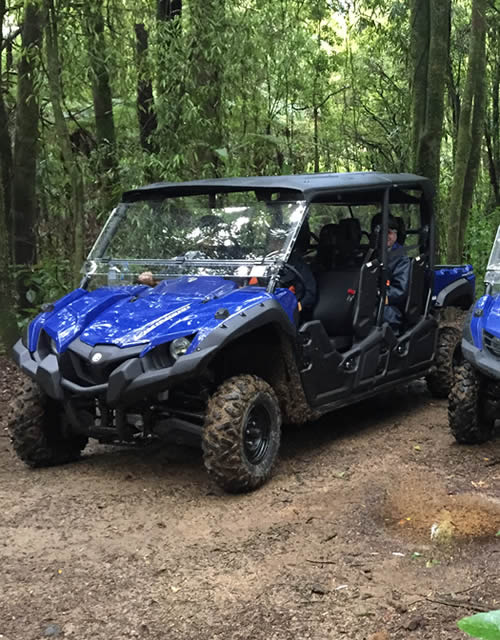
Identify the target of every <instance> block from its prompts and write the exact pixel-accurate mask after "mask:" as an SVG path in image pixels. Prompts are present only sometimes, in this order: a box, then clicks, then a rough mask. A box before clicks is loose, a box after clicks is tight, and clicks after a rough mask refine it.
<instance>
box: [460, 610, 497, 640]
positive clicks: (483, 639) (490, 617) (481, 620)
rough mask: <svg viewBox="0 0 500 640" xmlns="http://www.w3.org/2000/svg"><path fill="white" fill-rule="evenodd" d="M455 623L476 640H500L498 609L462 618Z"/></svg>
mask: <svg viewBox="0 0 500 640" xmlns="http://www.w3.org/2000/svg"><path fill="white" fill-rule="evenodd" d="M457 624H458V626H459V628H460V629H462V631H465V633H467V634H468V635H470V636H472V637H473V638H478V640H500V610H497V611H488V612H486V613H478V614H476V615H475V616H470V617H468V618H462V620H459V622H458V623H457Z"/></svg>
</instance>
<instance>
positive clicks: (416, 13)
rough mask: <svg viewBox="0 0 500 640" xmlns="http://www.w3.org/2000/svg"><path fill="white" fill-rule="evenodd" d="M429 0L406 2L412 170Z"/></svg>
mask: <svg viewBox="0 0 500 640" xmlns="http://www.w3.org/2000/svg"><path fill="white" fill-rule="evenodd" d="M429 1H430V0H411V2H410V60H411V78H412V81H411V98H412V100H411V103H412V110H411V122H412V135H411V139H412V142H411V151H412V159H413V162H412V165H413V169H414V170H415V171H417V167H418V164H419V161H418V149H419V146H420V137H421V135H422V131H423V130H424V128H425V116H426V104H427V99H426V96H427V75H428V68H429V40H430V28H429V21H430V8H429Z"/></svg>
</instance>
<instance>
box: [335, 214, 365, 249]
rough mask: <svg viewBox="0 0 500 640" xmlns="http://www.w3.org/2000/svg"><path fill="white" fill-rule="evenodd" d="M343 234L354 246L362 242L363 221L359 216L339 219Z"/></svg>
mask: <svg viewBox="0 0 500 640" xmlns="http://www.w3.org/2000/svg"><path fill="white" fill-rule="evenodd" d="M339 227H340V232H341V235H342V236H343V237H344V238H345V239H346V240H347V242H349V243H350V244H351V245H352V246H354V247H357V246H359V244H360V242H361V235H362V233H361V223H360V221H359V220H358V219H357V218H344V219H343V220H340V221H339Z"/></svg>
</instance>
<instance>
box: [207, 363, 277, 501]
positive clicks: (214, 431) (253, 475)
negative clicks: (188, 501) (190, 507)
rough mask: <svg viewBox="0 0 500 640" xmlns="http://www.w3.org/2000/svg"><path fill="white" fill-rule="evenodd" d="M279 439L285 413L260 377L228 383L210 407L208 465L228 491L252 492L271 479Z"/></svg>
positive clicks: (248, 377) (240, 377)
mask: <svg viewBox="0 0 500 640" xmlns="http://www.w3.org/2000/svg"><path fill="white" fill-rule="evenodd" d="M280 438H281V413H280V408H279V403H278V399H277V397H276V394H275V393H274V391H273V389H272V387H271V386H270V385H269V384H268V383H267V382H265V381H264V380H262V379H261V378H258V377H257V376H252V375H239V376H235V377H234V378H229V380H226V381H225V382H224V383H223V384H222V385H221V386H220V387H219V388H218V389H217V391H216V392H215V393H214V395H213V396H212V398H211V399H210V401H209V403H208V407H207V414H206V418H205V427H204V430H203V441H202V445H203V458H204V462H205V467H206V468H207V471H208V473H209V474H210V476H211V477H212V478H213V479H214V480H215V482H216V483H217V484H218V485H219V486H221V487H222V488H223V489H225V490H226V491H229V492H231V493H239V492H243V491H252V490H253V489H256V488H257V487H259V486H261V485H262V484H264V482H265V481H266V480H267V479H268V478H269V477H270V475H271V472H272V469H273V466H274V464H275V462H276V459H277V455H278V450H279V446H280Z"/></svg>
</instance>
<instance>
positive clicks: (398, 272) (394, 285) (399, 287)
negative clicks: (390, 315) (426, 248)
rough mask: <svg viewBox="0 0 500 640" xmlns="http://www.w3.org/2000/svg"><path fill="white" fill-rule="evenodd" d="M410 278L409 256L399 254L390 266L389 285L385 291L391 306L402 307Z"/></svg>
mask: <svg viewBox="0 0 500 640" xmlns="http://www.w3.org/2000/svg"><path fill="white" fill-rule="evenodd" d="M409 280H410V258H408V256H405V255H403V256H401V257H400V258H398V260H397V261H396V262H395V264H394V265H393V267H392V274H391V279H390V285H389V287H388V289H387V291H386V294H387V303H388V304H390V305H391V306H395V307H402V306H403V305H404V303H405V301H406V298H407V296H408V285H409Z"/></svg>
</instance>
